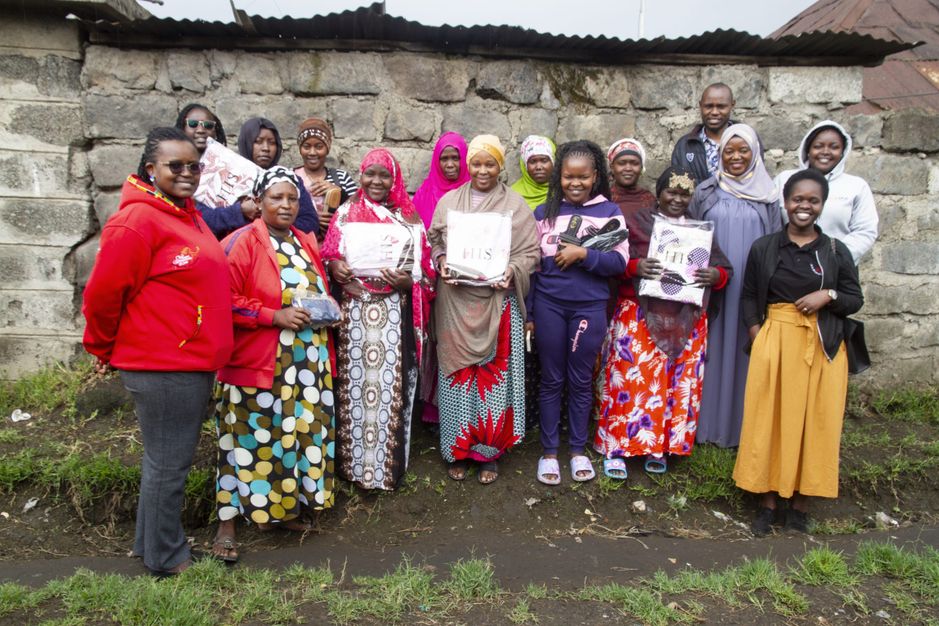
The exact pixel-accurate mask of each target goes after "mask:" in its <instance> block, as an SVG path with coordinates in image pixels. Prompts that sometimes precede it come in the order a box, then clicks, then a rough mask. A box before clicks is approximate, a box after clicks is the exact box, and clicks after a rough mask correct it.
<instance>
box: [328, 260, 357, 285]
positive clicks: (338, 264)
mask: <svg viewBox="0 0 939 626" xmlns="http://www.w3.org/2000/svg"><path fill="white" fill-rule="evenodd" d="M329 273H330V274H332V277H333V280H335V281H336V282H337V283H339V284H340V285H345V284H346V283H348V282H350V281H351V280H352V279H353V278H354V277H355V275H354V274H353V273H352V268H351V267H349V264H348V263H346V262H345V261H344V260H343V259H336V260H333V261H330V262H329Z"/></svg>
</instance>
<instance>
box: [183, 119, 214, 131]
mask: <svg viewBox="0 0 939 626" xmlns="http://www.w3.org/2000/svg"><path fill="white" fill-rule="evenodd" d="M186 126H188V127H189V128H198V127H199V126H201V127H202V128H204V129H206V130H213V129H214V128H215V122H213V121H212V120H186Z"/></svg>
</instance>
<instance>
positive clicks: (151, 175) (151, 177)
mask: <svg viewBox="0 0 939 626" xmlns="http://www.w3.org/2000/svg"><path fill="white" fill-rule="evenodd" d="M155 180H156V178H155V177H154V176H153V174H150V182H151V183H152V182H153V181H155Z"/></svg>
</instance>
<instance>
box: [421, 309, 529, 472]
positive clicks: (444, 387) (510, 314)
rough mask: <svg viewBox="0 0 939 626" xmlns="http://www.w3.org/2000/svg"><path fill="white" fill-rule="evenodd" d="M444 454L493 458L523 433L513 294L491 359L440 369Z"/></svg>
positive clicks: (521, 348)
mask: <svg viewBox="0 0 939 626" xmlns="http://www.w3.org/2000/svg"><path fill="white" fill-rule="evenodd" d="M437 401H438V404H439V407H440V453H441V454H442V455H443V458H444V460H445V461H447V462H448V463H453V462H454V461H459V460H463V459H469V460H473V461H482V462H485V461H494V460H496V459H498V458H499V457H500V456H502V455H503V454H505V452H507V451H508V450H510V449H511V448H512V447H513V446H514V445H515V444H517V443H518V442H520V441H521V440H522V437H524V435H525V337H524V324H523V323H522V315H521V312H520V311H519V308H518V304H517V303H516V301H515V296H514V295H508V296H506V298H505V303H504V304H503V306H502V317H501V318H500V320H499V333H498V337H497V339H496V345H495V348H494V349H493V353H492V354H491V355H490V356H489V358H487V359H485V360H484V361H482V362H481V363H478V364H476V365H471V366H469V367H464V368H463V369H461V370H457V371H455V372H453V374H451V375H450V376H445V375H444V374H443V372H441V373H440V375H439V379H438V383H437Z"/></svg>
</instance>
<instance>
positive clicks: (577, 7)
mask: <svg viewBox="0 0 939 626" xmlns="http://www.w3.org/2000/svg"><path fill="white" fill-rule="evenodd" d="M137 1H138V3H139V4H140V5H141V6H143V7H144V8H145V9H147V10H148V11H150V12H151V13H153V14H154V15H156V16H158V17H173V18H177V19H183V18H188V19H193V20H194V19H205V20H209V21H216V20H219V21H231V8H230V5H229V0H197V1H193V0H163V3H162V6H160V5H157V4H153V3H152V2H149V1H147V0H137ZM812 2H813V0H774V1H772V2H765V1H761V0H724V1H721V2H713V1H707V0H646V2H645V20H644V21H645V37H646V38H653V37H658V36H660V35H665V36H666V37H685V36H688V35H694V34H698V33H702V32H705V31H709V30H716V29H718V28H725V29H726V28H733V29H736V30H742V31H747V32H749V33H753V34H756V35H768V34H769V33H771V32H772V31H774V30H776V29H777V28H779V27H780V26H782V25H783V24H785V23H786V22H787V21H788V20H789V19H790V18H792V17H793V16H795V15H796V14H798V13H799V12H801V11H802V10H803V9H805V8H806V7H808V6H809V5H811V4H812ZM368 4H369V3H368V2H355V1H354V0H235V6H237V7H238V8H239V9H242V10H244V11H247V12H248V13H249V14H252V15H263V16H268V17H282V16H284V15H290V16H291V17H311V16H312V15H316V14H324V13H333V12H337V11H345V10H347V9H355V8H358V7H360V6H366V5H368ZM639 4H640V0H469V1H462V2H455V1H452V0H387V2H386V3H385V6H386V8H387V12H388V14H389V15H394V16H396V17H403V18H406V19H409V20H414V21H417V22H420V23H422V24H426V25H428V26H439V25H441V24H451V25H458V24H460V25H464V26H472V25H477V24H482V25H485V24H494V25H502V24H508V25H511V26H524V27H526V28H532V29H534V30H537V31H541V32H544V33H554V34H563V35H606V36H608V37H619V38H622V39H635V38H637V37H638V36H639Z"/></svg>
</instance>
